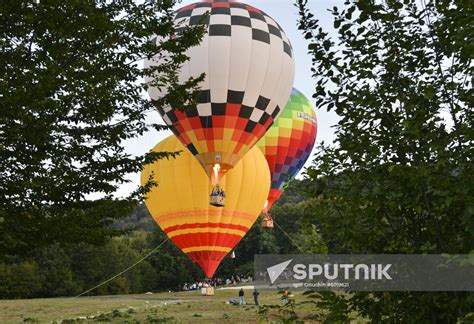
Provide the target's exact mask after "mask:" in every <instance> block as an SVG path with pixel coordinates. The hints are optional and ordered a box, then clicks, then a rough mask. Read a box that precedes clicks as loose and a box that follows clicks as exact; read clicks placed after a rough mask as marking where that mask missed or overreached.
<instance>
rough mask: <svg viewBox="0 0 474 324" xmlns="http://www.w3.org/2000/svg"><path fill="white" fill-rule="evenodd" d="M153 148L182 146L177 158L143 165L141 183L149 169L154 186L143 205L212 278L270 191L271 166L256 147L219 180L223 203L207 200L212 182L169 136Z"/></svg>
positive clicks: (248, 226)
mask: <svg viewBox="0 0 474 324" xmlns="http://www.w3.org/2000/svg"><path fill="white" fill-rule="evenodd" d="M153 150H154V151H179V150H183V152H182V153H181V155H180V156H178V157H177V158H176V159H172V158H171V159H161V160H158V161H156V162H155V163H153V164H148V165H146V166H145V167H144V169H143V171H142V175H141V181H142V185H144V184H145V183H146V182H147V181H148V180H149V178H150V175H152V174H153V178H154V180H155V181H157V182H158V186H156V187H153V188H152V189H151V191H150V192H149V193H148V194H147V196H146V200H145V204H146V206H147V208H148V210H149V212H150V214H151V215H152V216H153V218H154V220H155V221H156V222H157V223H158V225H159V226H160V227H161V228H162V229H163V231H164V232H165V233H166V234H167V235H168V237H169V238H170V239H171V240H172V241H173V242H174V244H176V246H178V248H180V249H181V250H182V251H183V252H184V253H186V254H187V255H188V256H189V257H190V258H191V260H193V262H197V263H198V264H199V265H200V266H201V268H202V269H203V270H204V272H205V273H206V275H207V277H209V278H210V277H212V276H213V274H214V272H215V271H216V269H217V267H218V265H219V263H220V262H221V260H222V259H223V258H224V256H225V255H226V254H227V253H229V252H230V251H231V250H232V249H233V247H234V246H235V245H236V244H237V243H238V242H239V241H240V239H241V238H242V237H243V236H244V235H245V233H246V232H247V231H248V230H249V228H250V227H251V226H252V224H253V223H254V222H255V220H256V219H257V217H258V215H259V214H260V211H261V208H262V205H263V203H264V201H265V199H266V198H267V195H268V192H269V190H270V171H269V170H268V165H267V162H266V160H265V157H264V156H263V154H262V153H261V152H260V150H259V149H257V148H256V147H255V148H253V149H252V150H250V152H248V154H246V155H245V157H244V158H243V159H242V160H241V161H240V162H239V163H237V164H236V166H235V167H234V168H233V169H232V170H231V171H229V172H228V173H227V174H226V176H225V177H224V178H223V179H221V183H222V185H223V186H224V187H225V188H226V204H225V207H222V208H217V207H214V206H211V205H209V194H210V192H211V187H212V186H211V183H210V181H209V179H208V177H207V175H206V173H205V172H204V171H203V170H202V168H201V166H200V165H199V163H198V162H197V161H196V159H194V158H193V156H192V155H191V154H190V153H188V152H187V151H186V150H185V148H184V146H183V145H182V144H181V143H180V142H179V141H178V139H176V137H175V136H171V137H168V138H166V139H165V140H163V141H162V142H160V143H159V144H158V145H156V146H155V147H154V148H153Z"/></svg>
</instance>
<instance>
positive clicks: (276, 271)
mask: <svg viewBox="0 0 474 324" xmlns="http://www.w3.org/2000/svg"><path fill="white" fill-rule="evenodd" d="M291 261H293V259H290V260H288V261H285V262H282V263H278V264H276V265H274V266H271V267H268V268H267V273H268V276H269V277H270V282H271V283H272V284H273V283H274V282H275V281H276V280H277V279H278V277H279V276H280V275H281V273H282V272H283V271H285V269H286V267H287V266H288V265H289V264H290V263H291Z"/></svg>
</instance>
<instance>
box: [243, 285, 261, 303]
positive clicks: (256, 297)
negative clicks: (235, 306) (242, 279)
mask: <svg viewBox="0 0 474 324" xmlns="http://www.w3.org/2000/svg"><path fill="white" fill-rule="evenodd" d="M252 295H253V302H254V303H255V306H258V305H259V304H258V295H260V293H259V292H258V290H257V287H255V288H254V289H253V293H252ZM239 304H240V305H245V292H244V289H243V288H240V290H239Z"/></svg>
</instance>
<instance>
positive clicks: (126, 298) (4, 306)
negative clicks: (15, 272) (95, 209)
mask: <svg viewBox="0 0 474 324" xmlns="http://www.w3.org/2000/svg"><path fill="white" fill-rule="evenodd" d="M245 292H246V301H247V303H248V304H247V305H244V306H234V305H229V304H226V301H228V300H229V299H238V290H216V292H215V295H214V296H201V295H200V293H199V292H197V291H193V292H178V293H160V294H153V295H144V294H142V295H120V296H97V297H81V298H77V299H71V298H48V299H28V300H0V323H20V322H27V323H44V322H57V323H60V322H61V321H62V322H63V323H65V324H66V323H81V322H82V323H85V322H102V323H103V322H109V323H110V322H112V323H187V322H192V323H204V322H206V323H223V322H224V323H256V322H258V320H259V315H258V307H256V306H254V305H253V297H252V290H246V291H245ZM294 295H295V299H296V301H297V302H298V301H302V300H303V299H304V297H303V296H302V295H301V292H295V293H294ZM164 299H174V300H166V301H165V300H164ZM259 299H260V303H261V304H267V305H275V304H277V305H281V300H280V297H279V296H278V295H277V291H276V290H265V291H264V290H262V291H260V298H259ZM272 311H274V313H276V312H277V310H272ZM297 314H298V316H299V318H306V321H305V322H307V323H317V322H316V321H315V320H314V318H315V315H316V314H317V312H316V309H315V306H314V305H309V304H308V305H301V306H298V308H297ZM270 318H272V316H270Z"/></svg>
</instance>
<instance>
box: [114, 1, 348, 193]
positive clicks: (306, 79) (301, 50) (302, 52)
mask: <svg viewBox="0 0 474 324" xmlns="http://www.w3.org/2000/svg"><path fill="white" fill-rule="evenodd" d="M194 2H197V1H196V0H194V1H193V0H184V1H182V2H181V4H179V5H177V6H176V9H178V8H180V7H182V6H185V5H188V4H190V3H194ZM241 2H245V3H247V4H249V5H252V6H254V7H256V8H258V9H261V10H263V11H265V12H266V13H267V14H268V15H269V16H271V17H272V18H273V19H275V20H276V21H277V22H278V23H279V24H280V26H281V27H282V28H283V30H284V31H285V32H286V34H287V36H288V38H289V39H290V41H291V43H292V45H293V50H294V54H295V64H296V71H295V84H294V87H295V88H297V89H298V90H300V91H301V92H302V93H303V94H305V95H306V96H307V97H308V98H309V99H310V101H311V102H312V103H313V105H314V100H313V99H312V98H311V96H312V94H313V92H314V91H313V90H314V84H315V82H314V79H313V78H312V77H311V57H310V56H309V55H308V54H307V46H308V43H307V41H306V40H305V39H304V38H303V36H302V33H301V31H299V30H298V28H297V20H298V11H297V8H296V7H295V6H294V2H295V1H294V0H247V1H241ZM342 4H343V1H342V0H309V8H310V9H311V11H312V13H313V14H314V15H315V16H316V18H317V19H319V21H320V24H321V25H322V26H323V28H325V29H326V30H327V31H329V32H333V27H332V26H333V20H332V16H331V14H330V13H329V12H328V11H327V9H328V8H332V7H333V6H335V5H337V6H340V5H342ZM315 108H316V114H317V118H318V135H317V137H316V145H315V146H317V144H318V143H320V142H321V141H324V142H325V143H329V142H331V141H332V140H333V139H334V131H333V129H332V128H331V126H332V125H334V124H335V123H336V122H337V116H336V115H335V113H332V112H331V113H328V112H326V110H325V109H317V108H318V107H315ZM148 119H149V121H150V122H159V123H163V121H162V119H161V117H160V115H159V114H158V112H152V113H150V114H149V116H148ZM170 134H171V132H156V131H150V132H148V133H147V134H145V135H143V136H141V137H139V138H137V139H134V140H132V141H127V142H126V143H125V148H126V150H127V152H129V153H131V154H133V155H138V154H143V153H145V152H147V151H149V150H150V149H151V148H152V147H153V146H155V145H156V144H157V143H159V142H160V141H161V140H162V139H164V138H165V137H167V136H169V135H170ZM313 153H314V149H313ZM311 161H312V156H311V157H310V158H309V159H308V161H307V162H306V166H308V165H310V164H311ZM129 179H130V180H132V183H129V184H125V185H122V186H121V187H120V189H119V191H118V193H117V195H118V196H122V195H126V194H128V193H130V192H131V191H133V190H135V189H136V188H137V186H138V185H139V182H140V175H139V174H133V175H130V176H129Z"/></svg>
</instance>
